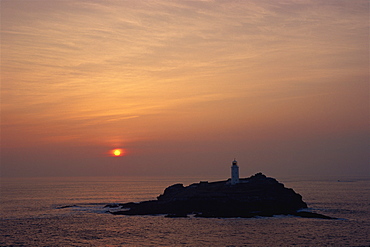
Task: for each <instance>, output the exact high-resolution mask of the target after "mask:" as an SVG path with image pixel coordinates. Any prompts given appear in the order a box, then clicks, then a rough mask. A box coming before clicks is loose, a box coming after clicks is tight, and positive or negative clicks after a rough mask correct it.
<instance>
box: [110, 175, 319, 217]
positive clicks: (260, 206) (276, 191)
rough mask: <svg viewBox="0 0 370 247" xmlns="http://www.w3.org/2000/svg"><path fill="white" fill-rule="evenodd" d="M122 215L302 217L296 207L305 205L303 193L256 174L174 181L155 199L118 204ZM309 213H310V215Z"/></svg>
mask: <svg viewBox="0 0 370 247" xmlns="http://www.w3.org/2000/svg"><path fill="white" fill-rule="evenodd" d="M120 206H121V208H122V209H124V210H121V211H115V212H111V213H112V214H122V215H156V214H166V215H167V216H168V217H186V216H187V215H188V214H195V216H196V217H248V218H249V217H254V216H273V215H278V214H291V215H297V216H302V217H305V216H304V214H302V213H303V212H300V213H299V214H300V215H298V213H297V210H299V209H302V208H307V204H306V203H305V202H304V201H303V200H302V196H301V195H299V194H297V193H295V192H294V191H293V190H292V189H288V188H285V187H284V185H283V184H281V183H279V182H278V181H276V180H275V179H274V178H269V177H266V176H265V175H263V174H262V173H257V174H256V175H254V176H251V177H250V178H245V179H240V182H239V183H238V184H235V185H231V184H230V180H228V181H218V182H211V183H208V182H200V183H195V184H191V185H189V186H186V187H184V186H183V185H182V184H174V185H171V186H169V187H168V188H166V189H165V191H164V193H163V194H162V195H160V196H158V197H157V200H152V201H144V202H140V203H126V204H120ZM311 216H312V215H311Z"/></svg>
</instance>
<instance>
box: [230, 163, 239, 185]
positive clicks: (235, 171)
mask: <svg viewBox="0 0 370 247" xmlns="http://www.w3.org/2000/svg"><path fill="white" fill-rule="evenodd" d="M237 183H239V166H238V162H237V161H236V160H235V159H234V161H233V163H232V166H231V184H237Z"/></svg>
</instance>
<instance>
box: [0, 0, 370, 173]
mask: <svg viewBox="0 0 370 247" xmlns="http://www.w3.org/2000/svg"><path fill="white" fill-rule="evenodd" d="M0 4H1V5H0V9H1V36H0V37H1V73H0V74H1V167H0V173H1V176H2V177H40V176H41V177H42V176H190V177H191V176H201V177H204V179H205V180H206V179H207V178H208V177H214V176H219V177H225V178H227V177H230V166H231V162H232V161H233V160H234V158H235V159H236V160H237V161H238V164H239V169H240V175H241V177H248V176H250V175H252V174H254V173H256V172H263V173H264V174H266V175H268V176H284V177H286V176H301V175H302V176H304V175H310V176H322V175H326V176H329V175H330V176H352V175H353V176H359V175H361V176H362V175H366V176H370V168H369V164H370V162H369V161H370V160H369V149H368V147H369V144H370V143H369V140H370V139H369V67H370V64H369V1H368V0H351V1H348V0H325V1H321V0H300V1H298V0H297V1H295V0H278V1H270V0H246V1H237V0H227V1H226V0H219V1H218V0H199V1H195V0H194V1H190V0H171V1H170V0H152V1H144V0H142V1H131V0H123V1H112V0H104V1H103V0H101V1H99V0H95V1H90V0H89V1H87V0H86V1H82V0H79V1H75V0H73V1H72V0H60V1H58V0H57V1H47V0H1V1H0ZM114 149H121V150H122V153H121V155H119V156H117V157H113V155H112V150H114Z"/></svg>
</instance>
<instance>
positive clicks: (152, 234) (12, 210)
mask: <svg viewBox="0 0 370 247" xmlns="http://www.w3.org/2000/svg"><path fill="white" fill-rule="evenodd" d="M277 179H278V180H279V182H282V183H284V184H285V186H286V187H288V188H293V189H294V190H295V191H296V192H297V193H299V194H301V195H302V196H303V200H304V201H305V202H306V203H307V204H308V206H309V208H310V210H312V211H314V212H318V213H322V214H325V215H329V216H332V217H337V218H339V219H338V220H323V219H305V218H299V217H292V216H276V217H261V218H251V219H241V218H232V219H203V218H194V217H189V218H165V217H163V216H117V215H116V216H114V215H111V214H109V213H107V212H106V211H107V209H105V208H104V205H106V204H107V203H115V202H117V203H119V202H131V201H134V202H137V201H142V200H149V199H155V198H156V196H158V195H159V194H161V193H162V192H163V190H164V189H165V188H166V187H167V186H169V185H172V184H174V183H178V182H180V183H184V185H189V184H191V183H194V182H199V181H200V180H204V179H200V178H177V179H173V178H172V179H166V178H155V179H154V178H124V177H113V178H112V177H110V178H101V177H99V178H34V179H30V178H27V179H24V178H23V179H15V178H12V179H2V180H1V210H0V213H1V215H0V218H1V219H0V246H370V179H369V178H367V179H365V178H345V179H341V180H340V181H338V180H337V179H307V178H306V179H303V178H289V179H280V178H277ZM217 180H222V179H215V180H212V179H209V181H217ZM66 206H68V207H66Z"/></svg>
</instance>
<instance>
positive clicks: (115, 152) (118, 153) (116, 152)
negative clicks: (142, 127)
mask: <svg viewBox="0 0 370 247" xmlns="http://www.w3.org/2000/svg"><path fill="white" fill-rule="evenodd" d="M110 153H111V155H112V156H114V157H119V156H123V155H124V151H123V149H121V148H116V149H113V150H111V151H110Z"/></svg>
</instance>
